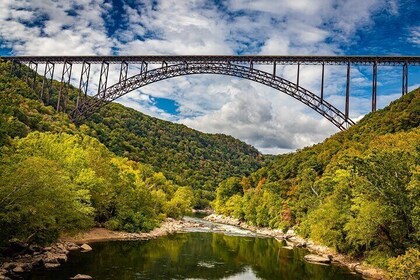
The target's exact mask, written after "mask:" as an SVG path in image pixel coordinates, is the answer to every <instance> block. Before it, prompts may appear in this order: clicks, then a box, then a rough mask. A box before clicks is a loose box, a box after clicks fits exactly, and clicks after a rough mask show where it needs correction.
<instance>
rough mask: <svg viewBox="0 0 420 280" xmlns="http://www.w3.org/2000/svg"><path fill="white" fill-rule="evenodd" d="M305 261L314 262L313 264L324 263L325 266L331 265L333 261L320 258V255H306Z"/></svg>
mask: <svg viewBox="0 0 420 280" xmlns="http://www.w3.org/2000/svg"><path fill="white" fill-rule="evenodd" d="M304 259H305V260H306V261H307V262H312V263H323V264H330V263H331V260H330V259H329V258H326V257H322V256H318V255H306V256H305V257H304Z"/></svg>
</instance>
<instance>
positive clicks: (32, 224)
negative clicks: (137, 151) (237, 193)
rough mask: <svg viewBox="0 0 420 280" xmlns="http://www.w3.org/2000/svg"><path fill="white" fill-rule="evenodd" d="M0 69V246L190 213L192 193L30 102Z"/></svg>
mask: <svg viewBox="0 0 420 280" xmlns="http://www.w3.org/2000/svg"><path fill="white" fill-rule="evenodd" d="M7 66H8V65H7V64H5V63H1V64H0V178H1V180H0V229H1V230H0V248H1V247H3V245H6V244H7V243H8V242H9V241H10V240H18V241H23V242H24V243H32V242H35V243H38V244H43V243H49V242H52V241H54V240H55V239H56V238H57V237H58V236H59V234H60V233H62V232H72V231H75V232H77V231H81V230H85V229H87V228H90V227H92V226H94V225H96V226H104V227H107V228H109V229H115V230H117V229H118V230H124V231H130V232H136V231H149V230H151V229H153V228H154V227H156V226H158V225H159V223H160V222H161V221H162V220H163V219H164V218H165V217H174V218H179V217H182V216H183V215H184V213H186V212H188V211H190V210H191V207H192V206H193V205H194V203H195V201H194V194H193V191H192V189H191V187H189V186H179V185H177V184H175V183H174V182H173V181H171V180H168V179H167V178H165V176H164V175H163V174H162V173H161V172H155V171H154V170H153V168H151V166H150V165H146V164H142V163H138V162H135V161H131V160H129V159H127V158H123V157H119V156H117V155H115V154H114V153H113V152H111V151H110V150H109V149H108V148H107V147H106V146H105V145H103V144H102V143H100V142H99V141H98V140H97V139H95V138H93V137H91V136H88V135H86V133H85V132H86V131H89V130H90V129H89V127H88V126H86V125H82V126H81V127H80V128H77V127H76V126H75V125H74V124H73V123H72V122H71V121H70V119H69V118H68V116H67V115H66V114H65V113H60V114H58V113H56V112H55V110H54V109H53V108H52V107H50V106H44V105H43V104H42V103H41V102H40V101H38V100H35V99H34V97H33V96H34V95H33V91H32V90H31V89H30V88H29V87H28V85H27V84H26V83H25V82H23V81H22V80H20V79H18V78H16V77H13V76H11V75H10V73H9V71H8V69H9V67H7Z"/></svg>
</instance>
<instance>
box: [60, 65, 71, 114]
mask: <svg viewBox="0 0 420 280" xmlns="http://www.w3.org/2000/svg"><path fill="white" fill-rule="evenodd" d="M72 68H73V64H72V63H70V62H68V61H65V62H64V65H63V72H62V74H61V84H60V90H59V91H58V99H57V111H58V112H60V110H61V111H63V112H64V111H65V110H66V106H67V98H68V92H69V87H70V80H71V70H72Z"/></svg>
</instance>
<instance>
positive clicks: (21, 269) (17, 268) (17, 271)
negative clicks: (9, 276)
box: [12, 266, 25, 273]
mask: <svg viewBox="0 0 420 280" xmlns="http://www.w3.org/2000/svg"><path fill="white" fill-rule="evenodd" d="M12 271H13V272H14V273H24V272H25V270H24V269H23V267H21V266H16V267H15V268H13V270H12Z"/></svg>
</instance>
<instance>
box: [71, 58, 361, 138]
mask: <svg viewBox="0 0 420 280" xmlns="http://www.w3.org/2000/svg"><path fill="white" fill-rule="evenodd" d="M193 74H220V75H227V76H233V77H239V78H244V79H247V80H251V81H254V82H257V83H260V84H264V85H266V86H269V87H271V88H274V89H276V90H278V91H281V92H283V93H285V94H287V95H289V96H291V97H293V98H295V99H296V100H299V101H300V102H302V103H303V104H305V105H307V106H308V107H310V108H312V109H313V110H315V111H316V112H318V113H319V114H321V115H322V116H323V117H324V118H326V119H328V120H329V121H330V122H331V123H333V124H334V125H335V126H337V127H338V128H339V129H340V130H345V129H346V128H348V127H350V126H351V125H353V124H354V122H353V121H352V120H351V119H350V118H346V116H345V114H344V113H343V112H341V111H340V110H339V109H337V108H336V107H334V106H333V105H331V104H330V103H328V102H327V101H325V100H324V99H321V98H320V97H319V96H317V95H316V94H314V93H312V92H311V91H309V90H307V89H305V88H303V87H301V86H298V85H297V84H295V83H292V82H290V81H288V80H286V79H283V78H281V77H279V76H276V75H273V74H271V73H268V72H265V71H261V70H257V69H253V68H252V67H247V66H242V65H237V64H231V63H229V62H208V61H206V62H204V61H203V62H193V63H180V64H173V65H166V66H162V67H160V68H155V69H152V70H149V71H144V72H142V73H140V74H137V75H134V76H132V77H129V78H127V79H123V80H120V81H119V82H118V83H116V84H114V85H112V86H110V87H108V88H106V89H105V90H102V91H100V92H99V93H98V94H97V95H95V96H93V97H90V98H88V99H86V100H84V101H83V102H81V103H80V104H79V106H78V107H77V108H76V109H75V110H74V111H73V112H72V117H73V119H74V121H76V122H80V121H82V120H83V119H85V118H88V117H89V116H91V115H92V114H93V113H95V112H96V111H98V110H99V109H100V108H101V107H103V106H105V105H106V104H108V103H110V102H112V101H114V100H115V99H117V98H119V97H121V96H123V95H125V94H127V93H129V92H131V91H133V90H136V89H139V88H141V87H143V86H146V85H149V84H152V83H155V82H158V81H162V80H166V79H169V78H174V77H179V76H185V75H193Z"/></svg>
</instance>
